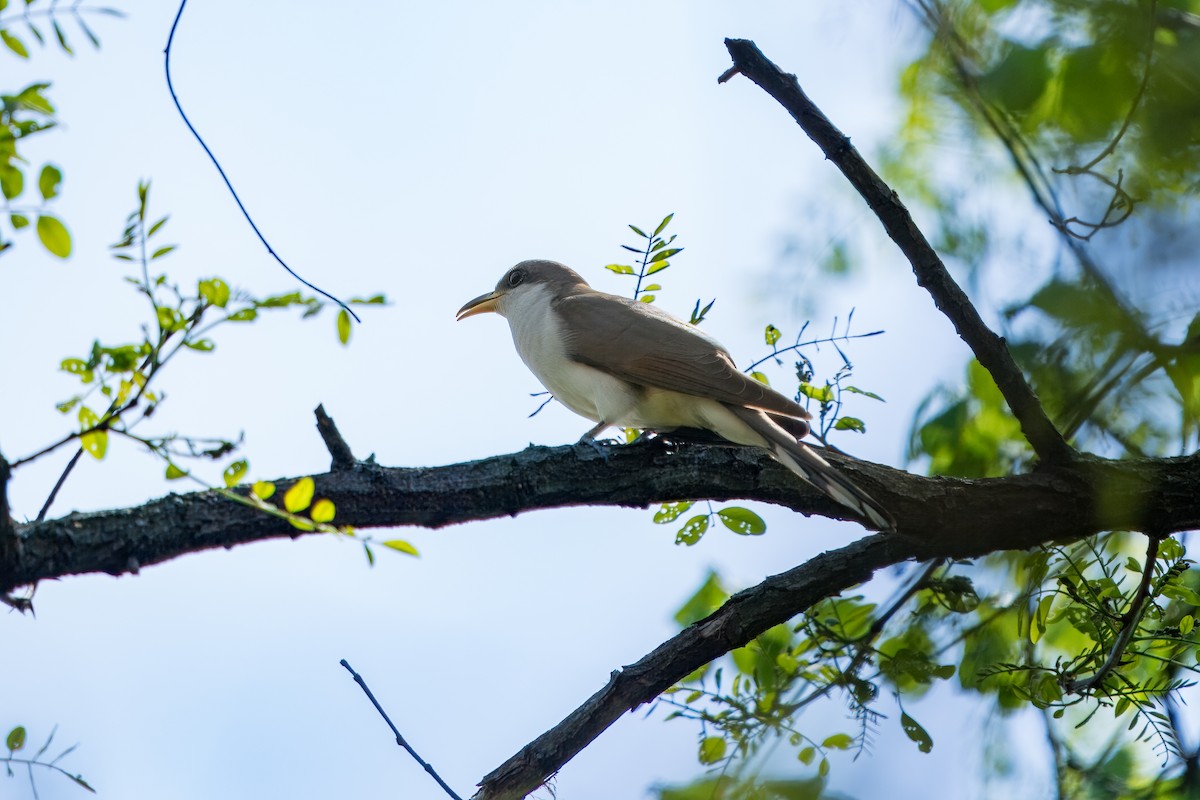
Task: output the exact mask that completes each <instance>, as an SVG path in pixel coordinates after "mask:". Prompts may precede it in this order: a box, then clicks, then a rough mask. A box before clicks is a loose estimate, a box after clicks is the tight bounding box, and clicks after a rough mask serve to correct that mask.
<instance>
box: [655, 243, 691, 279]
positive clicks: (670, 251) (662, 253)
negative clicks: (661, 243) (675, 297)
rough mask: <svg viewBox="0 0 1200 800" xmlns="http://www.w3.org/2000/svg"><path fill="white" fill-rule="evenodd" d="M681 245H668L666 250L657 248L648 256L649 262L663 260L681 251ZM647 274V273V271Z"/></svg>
mask: <svg viewBox="0 0 1200 800" xmlns="http://www.w3.org/2000/svg"><path fill="white" fill-rule="evenodd" d="M682 252H683V248H682V247H668V248H667V249H666V250H659V251H658V252H657V253H655V254H654V255H652V256H650V263H651V264H656V263H658V262H659V261H665V260H667V259H668V258H670V257H671V256H673V255H675V254H676V253H682ZM647 274H649V273H647Z"/></svg>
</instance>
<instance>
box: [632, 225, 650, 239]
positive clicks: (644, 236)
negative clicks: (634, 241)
mask: <svg viewBox="0 0 1200 800" xmlns="http://www.w3.org/2000/svg"><path fill="white" fill-rule="evenodd" d="M629 230H631V231H633V232H634V233H636V234H637V235H638V236H640V237H642V238H643V239H649V238H650V237H649V236H647V235H646V234H644V233H642V229H641V228H639V227H638V226H637V225H630V226H629Z"/></svg>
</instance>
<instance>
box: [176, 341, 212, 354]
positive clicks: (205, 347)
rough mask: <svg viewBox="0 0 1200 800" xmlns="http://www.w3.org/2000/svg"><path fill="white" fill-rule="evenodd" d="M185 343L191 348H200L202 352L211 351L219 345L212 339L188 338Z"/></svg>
mask: <svg viewBox="0 0 1200 800" xmlns="http://www.w3.org/2000/svg"><path fill="white" fill-rule="evenodd" d="M184 344H185V345H187V347H188V348H189V349H192V350H198V351H200V352H201V353H211V352H212V351H213V350H214V349H216V346H217V345H216V343H215V342H214V341H213V340H212V339H196V340H195V341H193V340H191V339H188V340H187V341H185V342H184Z"/></svg>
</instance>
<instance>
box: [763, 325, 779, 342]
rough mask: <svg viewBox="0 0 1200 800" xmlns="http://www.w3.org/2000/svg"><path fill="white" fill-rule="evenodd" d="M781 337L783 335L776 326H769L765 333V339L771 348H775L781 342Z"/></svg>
mask: <svg viewBox="0 0 1200 800" xmlns="http://www.w3.org/2000/svg"><path fill="white" fill-rule="evenodd" d="M781 336H783V334H782V333H780V332H779V328H776V327H775V326H774V325H768V326H767V329H766V331H765V332H764V333H763V338H764V339H766V341H767V344H768V345H770V346H771V347H774V346H775V343H776V342H778V341H779V337H781Z"/></svg>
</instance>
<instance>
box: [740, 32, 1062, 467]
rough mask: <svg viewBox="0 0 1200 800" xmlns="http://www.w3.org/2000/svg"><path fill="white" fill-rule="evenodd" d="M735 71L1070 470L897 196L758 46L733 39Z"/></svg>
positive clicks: (1040, 446) (1027, 391) (1001, 351)
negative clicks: (789, 121) (808, 144)
mask: <svg viewBox="0 0 1200 800" xmlns="http://www.w3.org/2000/svg"><path fill="white" fill-rule="evenodd" d="M725 46H726V47H727V48H728V49H729V53H730V55H731V56H732V57H733V63H734V65H735V66H736V67H737V68H738V69H739V70H740V71H741V73H742V74H743V75H745V76H746V77H747V78H749V79H750V80H752V81H754V83H756V84H758V85H759V86H760V87H762V88H763V89H764V90H765V91H766V92H767V93H768V94H769V95H771V96H772V97H773V98H775V100H777V101H778V102H779V103H780V105H782V106H783V107H784V108H785V109H787V111H788V112H789V113H790V114H791V115H792V117H793V118H794V119H795V120H796V122H797V123H798V124H799V125H800V127H801V128H803V129H804V132H805V133H807V134H808V136H809V138H811V139H812V140H813V141H814V142H816V144H817V145H818V146H819V147H820V148H821V150H822V151H823V152H824V153H825V156H826V158H828V159H829V160H830V161H832V162H833V163H834V164H835V165H836V166H837V167H838V169H840V170H841V171H842V174H843V175H845V176H846V178H847V179H848V180H849V181H850V183H851V184H852V185H853V186H854V188H855V189H857V190H858V192H859V194H860V195H862V197H863V199H864V200H866V201H867V205H869V206H870V207H871V210H872V211H874V212H875V215H876V216H877V217H878V218H879V221H880V222H881V223H882V224H883V227H884V229H885V230H886V231H887V233H888V235H889V236H890V237H891V238H892V240H893V241H894V242H895V243H896V244H897V246H899V248H900V250H901V251H902V252H903V253H904V255H905V256H906V257H907V258H908V260H909V263H910V264H912V268H913V273H914V274H915V275H916V277H917V283H918V284H919V285H920V286H922V287H924V288H925V289H926V291H928V292H929V294H930V295H931V296H932V297H933V301H934V303H935V304H936V305H937V307H938V309H939V310H940V311H941V312H942V313H943V314H945V315H946V316H947V317H948V318H949V319H950V321H951V322H952V323H953V324H954V327H955V330H956V331H957V332H958V335H959V336H960V337H961V338H962V340H963V341H964V342H966V343H967V345H968V346H969V347H970V348H971V351H972V352H973V353H974V354H975V357H976V358H977V359H979V363H980V364H982V365H983V366H984V368H986V369H987V370H988V372H989V373H991V375H992V378H993V379H994V380H995V381H996V385H997V387H999V389H1000V392H1001V394H1003V395H1004V399H1005V400H1006V401H1007V402H1008V406H1009V408H1010V409H1012V412H1013V415H1014V416H1015V417H1016V418H1017V421H1018V422H1019V423H1020V425H1021V431H1022V432H1023V433H1024V435H1025V438H1026V439H1027V440H1028V441H1029V444H1030V445H1031V446H1032V447H1033V450H1034V452H1036V453H1037V455H1038V457H1039V458H1040V459H1041V460H1042V462H1044V463H1046V464H1064V463H1067V462H1070V461H1071V460H1072V459H1073V458H1074V455H1075V453H1074V451H1073V450H1072V449H1071V447H1070V446H1069V445H1068V444H1067V443H1066V441H1065V440H1064V439H1063V437H1062V435H1061V434H1060V433H1059V432H1058V430H1057V429H1056V428H1055V427H1054V424H1053V423H1052V422H1050V419H1049V418H1048V417H1047V416H1046V412H1045V410H1044V409H1043V408H1042V405H1041V403H1040V402H1039V401H1038V398H1037V396H1036V395H1035V394H1034V393H1033V389H1031V388H1030V386H1029V384H1028V383H1027V382H1026V380H1025V377H1024V375H1022V374H1021V370H1020V368H1019V367H1018V366H1017V363H1016V361H1014V360H1013V357H1012V353H1010V352H1009V350H1008V347H1007V345H1006V344H1005V342H1004V340H1003V339H1002V338H1000V337H999V336H997V335H996V334H995V333H993V332H992V331H991V330H990V329H989V328H988V327H987V325H986V324H985V323H984V321H983V319H982V318H981V317H980V316H979V312H978V311H977V310H976V309H975V306H974V305H972V303H971V301H970V299H969V298H968V297H967V295H966V293H965V292H963V290H962V288H961V287H959V285H958V284H957V283H956V282H955V281H954V279H953V278H952V277H951V276H950V273H949V272H948V271H947V270H946V266H945V265H944V264H943V263H942V260H941V258H939V257H938V255H937V253H936V252H935V251H934V249H933V247H932V246H931V245H930V244H929V241H928V240H927V239H926V238H925V235H924V234H923V233H922V232H921V231H920V229H919V228H917V225H916V223H915V222H914V221H913V219H912V216H911V215H910V214H909V213H908V209H906V208H905V207H904V205H903V204H902V203H901V202H900V199H899V197H898V196H897V195H896V192H895V191H894V190H893V189H892V188H891V187H889V186H888V185H887V184H886V183H884V181H883V179H881V178H880V177H879V176H878V175H877V174H876V173H875V171H874V170H873V169H871V167H870V166H869V165H868V164H867V163H866V161H865V160H863V157H862V156H861V155H859V153H858V151H857V150H856V149H855V148H854V147H853V146H852V145H851V144H850V140H849V139H848V138H847V137H846V136H845V134H843V133H842V132H841V131H840V130H838V129H837V127H835V126H834V124H833V123H832V122H830V121H829V119H828V118H826V116H825V115H824V114H823V113H822V112H821V110H820V109H819V108H817V107H816V105H814V104H813V102H812V101H811V100H810V99H809V98H808V96H807V95H806V94H805V93H804V91H803V90H802V89H801V88H800V85H799V83H797V81H796V77H795V76H794V75H788V74H787V73H785V72H784V71H783V70H781V69H780V68H779V67H777V66H776V65H775V64H773V63H772V62H771V61H770V60H768V59H767V58H766V56H764V55H763V54H762V51H760V50H759V49H758V47H757V46H756V45H755V44H754V42H751V41H748V40H745V39H726V40H725Z"/></svg>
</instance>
